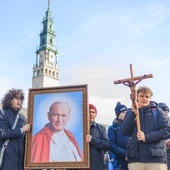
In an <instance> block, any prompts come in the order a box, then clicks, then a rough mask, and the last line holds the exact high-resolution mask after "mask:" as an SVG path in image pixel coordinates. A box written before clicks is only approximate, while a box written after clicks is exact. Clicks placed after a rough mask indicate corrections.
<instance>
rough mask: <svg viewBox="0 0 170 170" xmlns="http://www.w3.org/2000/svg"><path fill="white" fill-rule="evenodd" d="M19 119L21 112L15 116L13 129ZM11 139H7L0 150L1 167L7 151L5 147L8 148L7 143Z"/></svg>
mask: <svg viewBox="0 0 170 170" xmlns="http://www.w3.org/2000/svg"><path fill="white" fill-rule="evenodd" d="M1 112H2V114H4V111H3V109H2V110H1ZM18 119H19V113H18V114H17V116H16V118H15V121H14V124H13V126H12V129H15V127H16V125H17V122H18ZM9 141H10V140H9V139H7V140H6V141H5V143H4V144H3V145H2V148H1V151H0V167H1V165H2V161H3V156H4V152H5V149H6V148H7V145H8V143H9Z"/></svg>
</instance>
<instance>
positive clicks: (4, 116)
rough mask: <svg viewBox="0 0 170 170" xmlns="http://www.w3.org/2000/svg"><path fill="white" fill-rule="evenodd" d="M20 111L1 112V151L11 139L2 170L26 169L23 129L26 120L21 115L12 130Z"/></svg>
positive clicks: (7, 110)
mask: <svg viewBox="0 0 170 170" xmlns="http://www.w3.org/2000/svg"><path fill="white" fill-rule="evenodd" d="M17 114H18V111H16V110H14V109H12V108H9V109H3V112H2V111H0V150H1V148H2V146H3V144H4V142H5V141H6V140H7V139H10V141H9V143H8V146H7V148H6V150H5V152H4V156H3V162H2V170H10V169H14V170H23V169H24V150H25V149H24V141H25V134H24V133H22V132H21V129H20V128H22V127H23V126H24V125H25V124H26V118H25V117H24V116H23V115H22V114H20V115H19V119H18V123H17V125H16V127H15V129H12V126H13V124H14V121H15V118H16V116H17Z"/></svg>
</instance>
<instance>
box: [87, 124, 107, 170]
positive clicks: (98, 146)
mask: <svg viewBox="0 0 170 170" xmlns="http://www.w3.org/2000/svg"><path fill="white" fill-rule="evenodd" d="M90 134H91V136H92V140H91V142H90V169H91V170H104V169H105V164H104V155H103V151H104V152H106V151H108V150H109V149H110V147H109V140H108V138H107V134H106V129H105V127H104V126H102V125H99V124H98V123H96V122H93V123H92V125H91V126H90Z"/></svg>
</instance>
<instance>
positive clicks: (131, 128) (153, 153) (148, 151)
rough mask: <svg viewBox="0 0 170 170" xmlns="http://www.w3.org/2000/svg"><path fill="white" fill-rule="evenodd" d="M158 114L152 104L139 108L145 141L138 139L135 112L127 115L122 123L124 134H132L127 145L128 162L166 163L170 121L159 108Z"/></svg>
mask: <svg viewBox="0 0 170 170" xmlns="http://www.w3.org/2000/svg"><path fill="white" fill-rule="evenodd" d="M154 109H156V110H157V115H155V112H154V111H153V108H151V107H150V106H147V107H144V108H139V117H140V124H141V131H143V132H144V134H145V142H142V141H138V140H137V126H136V118H135V113H133V112H132V111H131V112H130V113H129V114H128V115H127V117H126V116H125V119H124V121H123V123H122V125H121V131H122V133H123V134H124V135H130V138H129V141H128V145H127V157H128V162H129V163H132V162H142V163H148V162H157V163H166V162H167V158H166V145H165V140H164V139H167V138H169V137H170V122H169V120H168V119H167V117H166V116H165V115H164V114H163V112H162V110H161V109H159V108H154Z"/></svg>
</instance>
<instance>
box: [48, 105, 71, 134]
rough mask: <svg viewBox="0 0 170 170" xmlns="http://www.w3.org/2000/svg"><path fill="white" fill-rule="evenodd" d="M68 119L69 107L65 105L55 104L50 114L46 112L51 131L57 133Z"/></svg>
mask: <svg viewBox="0 0 170 170" xmlns="http://www.w3.org/2000/svg"><path fill="white" fill-rule="evenodd" d="M69 118H70V107H69V105H68V104H67V103H56V104H54V105H53V107H52V109H51V112H48V119H49V121H50V125H51V127H52V129H53V130H54V131H55V132H57V131H60V130H63V129H64V128H65V126H66V124H67V122H68V120H69Z"/></svg>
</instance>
